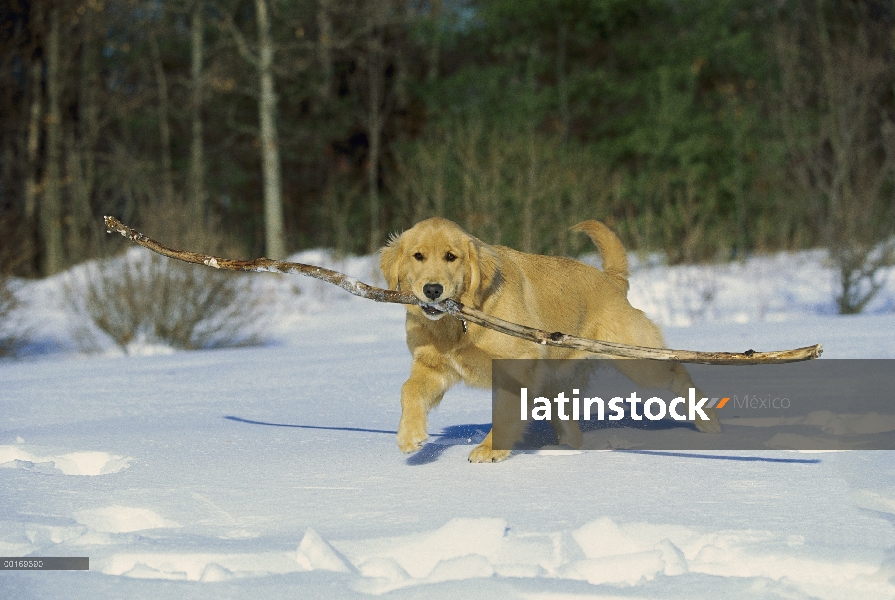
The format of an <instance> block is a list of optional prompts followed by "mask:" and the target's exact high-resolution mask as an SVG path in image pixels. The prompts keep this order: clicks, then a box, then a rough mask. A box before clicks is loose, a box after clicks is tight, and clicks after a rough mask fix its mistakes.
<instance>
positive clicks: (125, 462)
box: [0, 445, 133, 476]
mask: <svg viewBox="0 0 895 600" xmlns="http://www.w3.org/2000/svg"><path fill="white" fill-rule="evenodd" d="M38 452H39V451H38ZM132 460H133V459H132V458H130V457H129V456H121V455H119V454H110V453H108V452H68V453H65V454H56V453H53V454H48V455H40V454H36V453H35V452H34V451H29V450H28V449H27V448H26V447H24V446H21V445H15V446H0V467H3V468H13V469H15V468H19V469H27V470H31V471H37V472H40V473H49V474H60V473H61V474H63V475H90V476H94V475H108V474H110V473H118V472H119V471H122V470H124V469H126V468H127V467H128V466H130V462H131V461H132Z"/></svg>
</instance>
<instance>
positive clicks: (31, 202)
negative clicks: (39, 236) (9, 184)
mask: <svg viewBox="0 0 895 600" xmlns="http://www.w3.org/2000/svg"><path fill="white" fill-rule="evenodd" d="M30 77H31V111H30V114H29V117H28V140H27V147H26V151H27V156H28V163H27V169H28V171H27V173H28V175H27V177H26V179H25V221H26V223H27V224H28V234H27V235H26V236H25V243H26V244H27V247H26V248H25V249H24V252H25V256H27V257H29V260H30V259H31V258H33V257H34V230H33V227H34V223H35V221H36V218H37V197H38V191H39V190H38V173H37V166H38V165H37V157H38V151H39V150H40V130H41V127H40V121H41V118H42V115H43V106H42V99H43V92H42V86H41V81H42V80H43V61H42V60H40V59H39V58H35V59H34V62H33V63H31V73H30Z"/></svg>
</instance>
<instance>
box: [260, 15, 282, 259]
mask: <svg viewBox="0 0 895 600" xmlns="http://www.w3.org/2000/svg"><path fill="white" fill-rule="evenodd" d="M255 16H256V19H257V20H258V71H259V74H260V76H261V98H260V99H259V102H258V120H259V121H260V123H261V160H262V166H263V170H264V231H265V245H266V249H265V251H266V253H267V255H268V257H270V258H273V259H275V260H276V259H282V258H283V257H285V256H286V230H285V226H284V223H283V199H282V192H281V180H280V179H281V178H280V149H279V145H278V142H277V129H276V107H277V97H276V92H275V91H274V80H273V51H274V49H273V41H272V40H271V37H270V18H269V15H268V13H267V3H266V1H265V0H255Z"/></svg>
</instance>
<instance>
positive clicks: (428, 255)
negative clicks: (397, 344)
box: [380, 218, 720, 462]
mask: <svg viewBox="0 0 895 600" xmlns="http://www.w3.org/2000/svg"><path fill="white" fill-rule="evenodd" d="M572 230H573V231H580V232H584V233H585V234H587V235H588V236H589V237H590V238H591V240H593V242H594V243H595V244H596V245H597V246H598V247H599V249H600V253H601V254H602V257H603V269H602V270H600V269H596V268H594V267H591V266H588V265H585V264H584V263H581V262H578V261H576V260H571V259H568V258H560V257H555V256H540V255H535V254H527V253H524V252H519V251H516V250H513V249H511V248H507V247H504V246H491V245H488V244H486V243H484V242H483V241H481V240H479V239H478V238H475V237H473V236H472V235H470V234H468V233H466V232H465V231H464V230H463V229H461V228H460V226H458V225H457V224H456V223H453V222H452V221H449V220H447V219H442V218H433V219H427V220H425V221H422V222H420V223H418V224H417V225H415V226H414V227H412V228H411V229H408V230H407V231H405V232H404V233H403V234H401V235H400V236H397V237H393V238H392V240H391V241H390V242H389V243H388V245H387V246H386V247H385V248H383V249H382V250H381V253H380V267H381V269H382V273H383V275H385V279H386V281H387V282H388V285H389V288H391V289H398V290H409V291H411V292H412V293H413V294H414V295H415V296H416V297H417V298H419V299H420V300H423V301H425V302H438V301H439V300H444V299H447V298H453V299H455V300H457V301H459V302H462V303H463V304H465V305H467V306H471V307H474V308H477V309H479V310H481V311H483V312H485V313H487V314H489V315H493V316H495V317H499V318H501V319H505V320H507V321H512V322H513V323H519V324H521V325H527V326H529V327H536V328H538V329H542V330H545V331H562V332H563V333H570V334H573V335H577V336H581V337H585V338H590V339H595V340H606V341H611V342H621V343H625V344H634V345H638V346H651V347H656V348H659V347H664V345H665V344H664V340H663V339H662V334H661V332H660V331H659V328H658V327H656V325H654V324H653V323H652V322H651V321H650V320H649V319H648V318H647V317H646V315H645V314H643V312H642V311H640V310H637V309H636V308H633V307H632V306H631V304H630V303H629V302H628V299H627V292H628V259H627V255H626V254H625V249H624V247H623V246H622V244H621V241H619V239H618V237H616V235H615V234H614V233H613V232H612V231H611V230H610V229H609V228H608V227H606V226H605V225H603V224H602V223H600V222H599V221H585V222H583V223H579V224H578V225H575V226H574V227H573V228H572ZM406 329H407V346H408V347H409V348H410V352H411V354H412V356H413V360H412V363H411V367H410V377H409V378H408V379H407V381H406V382H405V383H404V385H403V387H402V388H401V421H400V424H399V426H398V447H399V448H400V449H401V451H403V452H405V453H410V452H414V451H416V450H419V449H420V448H421V447H422V445H423V443H424V442H425V441H426V439H427V437H428V435H427V434H426V422H427V415H428V413H429V411H430V410H431V409H432V408H433V407H435V406H437V405H438V403H439V402H441V399H442V398H443V397H444V394H445V392H447V390H448V389H450V388H451V386H453V385H454V384H456V383H458V382H460V381H463V382H465V383H466V384H467V385H471V386H475V387H482V388H490V387H491V361H492V360H493V359H500V358H585V357H593V355H590V354H588V353H586V352H582V351H578V350H571V349H566V348H556V347H551V346H545V345H540V344H535V343H532V342H530V341H527V340H523V339H520V338H516V337H511V336H507V335H505V334H502V333H498V332H496V331H493V330H491V329H487V328H484V327H480V326H477V325H475V324H472V323H470V324H469V325H468V329H467V330H466V331H464V329H465V328H464V323H462V322H461V321H460V320H459V319H457V318H456V317H452V316H450V315H447V314H445V313H443V312H440V311H438V309H436V308H432V307H420V306H409V305H408V306H407V321H406ZM627 362H628V361H624V360H619V361H615V364H616V366H617V368H619V370H621V371H622V372H624V373H625V375H627V376H628V377H630V378H632V379H633V380H634V381H635V382H637V383H639V384H643V385H647V384H649V385H650V387H663V388H666V389H670V390H671V391H673V392H675V393H676V394H678V395H681V396H685V395H686V393H687V391H688V388H689V387H693V383H692V381H691V380H690V377H689V375H688V374H687V372H686V370H685V369H684V368H683V367H682V366H681V365H679V364H674V363H658V362H656V363H654V364H655V367H654V368H648V369H647V371H649V372H643V371H642V370H641V371H640V372H637V373H633V372H631V373H629V372H628V371H629V370H631V369H630V368H626V367H625V364H626V363H627ZM636 362H637V363H639V364H640V365H643V362H642V361H636ZM634 363H635V361H630V364H631V366H633V365H634ZM709 410H711V409H709ZM706 412H707V413H708V411H706ZM709 416H710V419H711V420H709V421H702V422H699V421H697V422H696V426H697V427H698V428H699V429H702V430H704V431H711V432H714V431H720V423H719V421H718V419H717V416H716V414H715V413H714V412H712V414H710V415H709ZM576 434H577V437H576ZM580 436H581V434H580V431H577V428H576V430H575V431H574V432H573V433H572V434H571V439H569V440H565V441H566V443H569V444H571V445H573V446H575V445H576V444H577V445H580ZM491 444H492V434H491V433H489V434H488V436H487V437H486V438H485V439H484V441H482V443H481V444H479V445H478V446H477V447H476V448H475V449H474V450H473V451H472V452H471V453H470V455H469V460H470V462H497V461H500V460H503V459H505V458H507V457H508V456H509V451H508V450H494V449H493V448H492V445H491Z"/></svg>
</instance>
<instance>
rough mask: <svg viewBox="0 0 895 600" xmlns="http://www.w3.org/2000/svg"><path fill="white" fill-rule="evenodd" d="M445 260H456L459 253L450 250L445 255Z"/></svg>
mask: <svg viewBox="0 0 895 600" xmlns="http://www.w3.org/2000/svg"><path fill="white" fill-rule="evenodd" d="M444 260H446V261H448V262H454V261H455V260H457V255H456V254H454V253H453V252H448V253H447V254H445V255H444Z"/></svg>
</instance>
